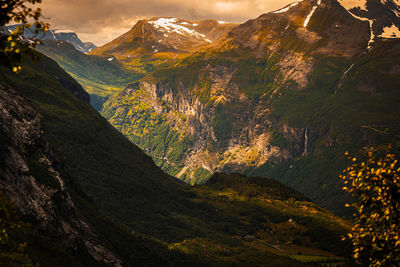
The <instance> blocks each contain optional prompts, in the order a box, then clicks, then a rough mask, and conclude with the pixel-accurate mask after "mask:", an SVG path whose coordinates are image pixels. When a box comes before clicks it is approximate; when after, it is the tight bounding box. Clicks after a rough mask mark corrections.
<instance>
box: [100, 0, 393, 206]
mask: <svg viewBox="0 0 400 267" xmlns="http://www.w3.org/2000/svg"><path fill="white" fill-rule="evenodd" d="M379 6H380V8H384V9H385V12H386V13H387V14H395V13H396V12H397V11H396V10H397V9H389V8H386V6H383V4H379ZM352 10H353V9H346V8H345V7H344V6H343V5H341V4H340V3H339V2H337V1H334V0H323V1H302V2H298V3H296V4H293V5H292V6H288V7H285V8H283V9H281V10H277V11H275V12H270V13H268V14H264V15H262V16H260V17H258V18H257V19H254V20H249V21H248V22H246V23H244V24H241V25H239V26H238V27H236V28H234V29H233V30H232V31H230V32H229V33H228V34H227V35H226V36H225V37H224V38H222V39H220V40H218V41H217V42H216V43H214V44H213V46H212V47H208V48H207V49H203V50H201V51H198V52H196V53H194V54H192V55H191V56H189V57H186V58H184V59H182V60H180V61H179V62H177V63H175V64H173V65H170V66H169V67H168V66H167V67H165V68H160V69H159V70H157V71H154V72H152V73H151V74H150V75H148V76H147V77H145V78H143V79H142V80H141V81H140V82H138V83H134V84H131V85H129V86H127V88H126V89H125V90H124V91H123V92H121V93H120V94H118V95H115V96H113V97H111V98H110V99H109V100H108V102H107V103H106V104H105V106H104V109H103V110H102V114H103V116H105V117H106V118H107V119H108V120H109V121H110V122H111V124H113V125H114V126H115V127H116V128H118V129H119V130H120V131H121V132H122V133H124V134H125V135H126V136H127V137H128V138H129V139H130V140H131V141H133V142H134V143H136V144H138V145H139V146H140V147H141V148H142V149H144V150H145V151H146V152H147V153H149V154H150V155H151V156H152V157H153V158H154V159H155V161H156V163H157V164H158V165H159V166H161V167H162V168H163V169H164V170H165V171H167V172H168V173H170V174H172V175H174V176H176V177H179V178H180V179H182V180H184V181H186V182H189V183H192V184H193V183H201V182H203V181H205V180H206V179H207V177H209V176H210V175H211V173H213V172H216V171H221V170H225V171H240V172H244V173H251V174H257V175H262V176H267V177H268V176H269V177H274V178H276V179H279V180H281V181H284V182H285V183H288V184H289V185H291V186H294V187H296V188H298V189H299V190H300V191H301V192H303V193H305V194H306V195H307V196H309V197H311V198H312V199H314V200H316V201H318V202H319V203H321V204H323V205H325V206H326V207H329V208H331V209H332V210H335V211H338V212H342V211H343V208H341V206H343V204H344V202H345V200H344V199H345V198H344V197H342V198H341V199H342V200H343V203H338V202H337V201H336V200H334V199H336V198H337V196H338V195H341V193H340V189H339V187H340V185H339V184H338V179H337V175H338V173H339V172H340V171H341V168H343V167H344V166H345V164H344V162H345V159H344V157H343V153H344V152H345V151H346V150H349V151H351V152H353V153H359V152H361V150H362V149H363V148H365V147H371V146H374V145H379V144H381V143H385V142H388V141H390V138H391V137H389V136H392V134H395V133H396V132H397V131H398V127H397V126H396V123H397V118H396V116H397V115H396V114H397V111H396V109H395V108H394V107H395V105H394V104H393V103H394V102H393V101H394V100H395V99H398V98H399V93H398V90H397V88H398V87H397V84H398V82H399V79H398V77H396V75H394V72H393V71H395V70H397V67H395V66H397V60H395V59H397V58H398V57H399V53H398V52H397V51H396V49H397V47H398V46H399V39H398V38H385V37H384V36H382V35H380V34H381V32H382V31H383V28H384V26H383V25H384V24H383V23H380V22H379V23H378V21H382V20H383V18H379V19H378V17H376V19H375V18H372V15H368V16H367V15H365V14H364V15H362V14H358V13H357V12H356V13H357V14H358V15H357V14H356V13H352V12H351V11H352ZM371 10H372V8H371ZM371 14H372V13H371ZM374 14H375V13H374ZM375 16H380V15H378V13H376V14H375ZM390 16H391V15H390ZM371 23H372V24H371ZM391 71H392V72H391ZM395 72H396V71H395ZM383 110H384V112H385V114H386V115H385V116H380V115H379V114H382V111H383ZM367 125H374V127H377V128H378V129H383V128H384V127H385V126H384V125H390V127H389V128H388V129H390V132H391V133H390V134H389V135H387V136H386V137H379V136H377V135H376V134H375V133H376V132H375V133H373V131H367V130H366V129H367V128H365V126H367ZM368 127H369V126H368ZM150 140H153V141H150ZM165 140H167V141H165ZM160 143H161V145H159V144H160ZM323 166H325V167H323Z"/></svg>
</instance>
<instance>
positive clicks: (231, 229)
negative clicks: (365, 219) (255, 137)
mask: <svg viewBox="0 0 400 267" xmlns="http://www.w3.org/2000/svg"><path fill="white" fill-rule="evenodd" d="M0 74H1V82H0V84H1V86H0V104H1V107H2V109H1V111H0V112H1V116H0V142H1V150H0V153H1V159H2V160H1V164H0V175H1V179H0V191H2V192H3V193H4V194H5V195H6V196H7V197H3V195H2V197H1V198H0V200H1V203H0V204H1V205H2V207H6V208H7V210H12V212H11V213H12V214H14V213H15V216H18V217H19V218H14V217H13V220H14V221H17V222H21V221H22V222H21V223H22V224H24V225H25V224H26V227H28V228H30V230H29V233H25V234H16V235H10V239H8V240H7V242H6V243H2V254H1V255H0V260H1V261H2V262H3V263H4V260H5V264H4V265H7V263H9V262H7V260H8V261H10V260H11V262H12V260H13V259H15V258H12V257H15V254H13V253H14V252H16V251H20V252H19V253H21V251H22V250H24V251H23V252H22V253H24V255H25V256H24V257H25V258H26V257H29V260H30V261H31V262H33V263H40V265H42V266H67V265H68V266H71V265H74V266H103V265H114V266H121V265H123V266H138V265H139V266H144V265H146V266H187V265H194V266H221V265H230V266H232V265H233V266H236V265H238V266H243V265H252V266H263V265H265V263H268V264H271V265H278V266H303V265H304V264H303V263H302V262H307V261H309V260H310V259H311V260H312V261H313V262H315V261H317V262H332V261H333V262H343V261H346V260H347V259H346V258H343V257H338V256H345V257H346V256H348V251H350V250H349V249H348V247H347V245H348V244H345V243H342V242H340V238H341V236H342V235H343V234H345V233H346V232H347V231H348V229H349V227H350V224H349V223H348V222H346V221H344V220H342V219H340V218H338V217H336V216H334V215H333V214H332V213H330V212H328V211H326V210H324V209H322V208H320V207H319V206H317V205H316V204H315V203H313V202H311V201H310V200H309V199H308V198H306V197H304V196H303V195H302V194H300V193H298V192H296V191H295V190H293V189H290V188H289V187H287V186H284V185H282V184H280V183H278V182H276V181H273V180H269V179H264V178H260V177H254V178H248V177H246V176H243V175H240V174H231V175H227V174H216V175H215V176H214V177H213V178H211V179H210V183H209V184H206V185H201V186H196V187H190V186H188V185H186V184H184V183H182V182H180V181H179V180H177V179H175V178H173V177H171V176H169V175H167V174H165V173H163V172H162V171H161V169H159V168H158V167H157V166H156V165H155V164H154V162H153V160H152V159H151V158H150V157H148V156H147V155H146V154H145V153H144V152H143V151H141V150H140V149H139V148H138V147H136V146H135V145H134V144H132V143H131V142H130V141H128V140H127V139H126V138H125V137H124V136H123V135H122V134H121V133H119V132H118V131H116V130H115V129H114V128H113V127H112V126H111V125H110V124H109V123H108V122H107V121H106V120H105V119H104V118H102V117H101V116H100V115H99V114H98V113H97V112H96V111H95V110H94V109H93V108H92V107H91V106H90V105H89V103H88V95H87V94H86V93H85V92H84V91H83V88H82V87H81V86H80V85H79V84H78V83H77V82H76V81H74V80H73V79H72V78H71V77H70V76H69V75H68V74H67V73H66V72H65V71H64V70H62V69H61V68H60V67H59V65H58V64H57V63H56V62H54V61H53V60H51V59H50V58H47V57H45V56H43V55H42V56H41V60H40V61H38V62H36V63H35V62H32V61H31V60H30V59H29V58H28V57H27V58H26V59H25V61H24V65H23V68H22V71H21V72H20V73H19V74H14V73H12V72H11V71H9V70H7V69H4V68H1V72H0ZM7 198H8V199H9V198H11V199H13V201H14V203H15V207H13V205H12V204H10V200H7ZM2 209H3V208H2ZM0 216H5V215H4V213H3V212H2V213H0ZM7 218H8V217H7ZM1 219H2V220H3V219H4V218H3V217H1ZM15 231H17V230H15ZM21 231H22V230H21ZM12 242H14V243H16V244H22V243H24V242H26V245H24V246H22V247H20V248H19V250H18V246H17V247H14V246H13V245H12V244H14V243H12ZM13 249H14V250H13ZM21 249H22V250H21ZM4 253H5V254H4ZM7 253H8V254H7ZM10 255H11V256H10ZM310 255H311V257H310ZM4 257H5V258H4ZM7 257H8V258H7ZM10 257H11V258H10ZM26 261H28V259H26Z"/></svg>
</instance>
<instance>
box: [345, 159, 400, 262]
mask: <svg viewBox="0 0 400 267" xmlns="http://www.w3.org/2000/svg"><path fill="white" fill-rule="evenodd" d="M351 160H352V161H353V164H352V165H351V166H350V167H348V168H347V169H345V170H344V174H343V175H341V178H342V179H343V180H344V184H345V186H344V187H343V189H344V190H346V191H348V192H350V193H352V195H353V196H354V198H355V202H354V203H353V204H352V205H353V206H354V208H355V209H356V213H355V222H354V226H353V228H352V231H351V232H350V233H349V234H348V237H349V238H350V239H351V241H352V243H353V245H354V250H353V252H354V254H353V257H354V258H355V259H356V260H357V261H358V262H360V263H366V264H368V265H370V266H398V265H399V264H400V212H399V210H400V201H399V200H400V165H399V162H398V159H397V157H396V156H395V155H394V154H392V153H388V154H387V155H385V156H384V157H377V156H375V155H374V154H373V153H372V152H369V154H368V159H367V160H366V161H365V162H361V163H357V159H356V158H352V159H351Z"/></svg>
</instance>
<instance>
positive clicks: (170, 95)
mask: <svg viewBox="0 0 400 267" xmlns="http://www.w3.org/2000/svg"><path fill="white" fill-rule="evenodd" d="M236 71H237V69H236V68H235V67H234V66H233V65H217V66H211V65H206V66H204V67H203V68H201V69H200V71H199V73H200V75H199V76H200V78H199V80H200V81H199V82H197V83H195V84H194V85H193V88H191V90H188V88H187V87H186V86H185V85H184V83H183V82H182V81H179V82H177V83H176V84H175V85H171V84H170V83H168V82H167V81H160V82H155V83H152V82H149V81H142V82H137V83H133V84H131V85H129V86H128V87H127V88H126V89H125V90H124V91H123V92H121V93H120V94H119V95H117V96H114V97H112V98H111V99H110V100H109V101H108V102H107V103H106V104H105V108H104V109H103V111H102V114H103V115H104V116H105V117H106V118H107V119H108V120H109V121H110V122H111V123H112V124H113V125H114V126H116V127H117V128H118V129H120V130H121V131H122V132H123V133H124V134H125V135H127V136H128V137H130V138H131V140H133V141H134V142H135V143H137V144H139V146H141V148H142V149H144V150H145V151H147V152H148V153H149V154H150V155H152V156H153V157H154V158H156V159H160V160H162V161H165V162H167V164H166V165H165V169H166V170H167V171H169V173H170V174H172V175H176V176H177V177H178V178H181V179H183V180H185V181H187V182H189V183H192V184H193V183H198V182H204V179H206V178H207V172H208V173H214V172H217V171H222V170H234V171H241V170H243V169H246V168H249V167H260V166H262V165H263V164H265V163H266V162H273V163H276V164H279V163H282V162H283V161H285V160H288V159H291V158H294V157H297V156H300V155H303V154H304V155H305V154H307V146H308V144H307V142H308V141H307V138H308V132H307V131H308V129H307V127H290V126H289V125H288V124H287V123H284V122H281V121H278V120H275V119H273V118H272V117H271V116H270V110H269V108H268V105H267V104H266V101H263V100H260V99H258V100H256V99H253V98H252V97H251V96H248V95H246V94H245V93H243V92H241V91H240V89H239V85H238V84H237V83H236V82H235V81H233V79H232V77H233V74H234V73H235V72H236ZM145 113H150V114H151V115H150V116H148V117H147V116H142V115H144V114H145ZM148 120H150V121H151V122H150V123H146V121H147V122H149V121H148ZM142 121H143V123H144V124H146V125H143V124H141V122H142ZM158 125H165V127H168V131H169V132H172V133H173V135H174V137H173V138H171V139H176V140H177V141H176V142H171V143H166V144H165V145H164V147H163V149H159V147H158V146H151V145H149V143H148V142H147V140H151V139H154V137H155V136H159V135H160V131H161V129H160V127H158ZM160 141H161V140H160ZM177 144H179V145H178V146H183V150H182V151H179V156H178V157H176V153H178V152H176V153H175V151H174V150H175V149H176V146H177ZM171 166H172V168H170V167H171ZM200 170H203V171H202V173H201V177H196V175H195V173H196V172H197V174H199V171H200Z"/></svg>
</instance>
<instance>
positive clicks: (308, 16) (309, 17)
mask: <svg viewBox="0 0 400 267" xmlns="http://www.w3.org/2000/svg"><path fill="white" fill-rule="evenodd" d="M320 4H321V0H318V2H317V5H316V6H313V8H312V9H311V11H310V13H309V14H308V15H307V17H306V20H305V21H304V24H303V26H304V27H307V25H308V22H309V21H310V19H311V17H312V15H313V14H314V12H315V10H316V9H317V7H319V5H320Z"/></svg>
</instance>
